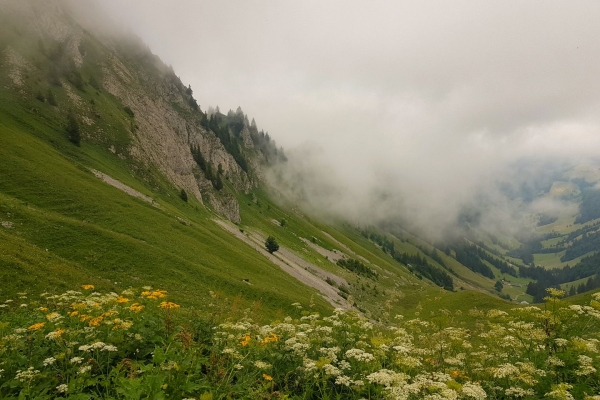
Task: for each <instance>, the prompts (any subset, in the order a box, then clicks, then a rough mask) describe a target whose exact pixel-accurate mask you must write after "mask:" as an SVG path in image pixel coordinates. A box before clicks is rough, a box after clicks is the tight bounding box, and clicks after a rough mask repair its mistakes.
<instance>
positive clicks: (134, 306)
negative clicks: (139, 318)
mask: <svg viewBox="0 0 600 400" xmlns="http://www.w3.org/2000/svg"><path fill="white" fill-rule="evenodd" d="M129 309H130V310H131V311H134V312H136V313H139V312H140V311H142V310H143V309H144V306H143V305H141V304H139V303H134V304H132V305H131V306H129Z"/></svg>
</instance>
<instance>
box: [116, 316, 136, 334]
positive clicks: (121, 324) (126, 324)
mask: <svg viewBox="0 0 600 400" xmlns="http://www.w3.org/2000/svg"><path fill="white" fill-rule="evenodd" d="M113 323H114V325H113V328H112V329H113V331H116V330H117V329H129V328H131V326H132V325H133V322H130V321H123V320H121V319H119V318H117V319H115V320H114V321H113Z"/></svg>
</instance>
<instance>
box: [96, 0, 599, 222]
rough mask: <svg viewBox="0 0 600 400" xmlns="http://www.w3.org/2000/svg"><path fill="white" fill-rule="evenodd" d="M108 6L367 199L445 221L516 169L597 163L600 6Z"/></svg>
mask: <svg viewBox="0 0 600 400" xmlns="http://www.w3.org/2000/svg"><path fill="white" fill-rule="evenodd" d="M102 4H103V6H104V7H105V8H106V9H107V11H108V12H109V13H110V14H111V15H112V16H113V17H114V18H116V19H117V20H119V21H122V22H123V23H126V24H127V25H128V26H130V27H131V29H132V30H133V31H134V32H135V33H137V34H138V35H139V36H141V37H142V38H143V39H144V41H146V42H147V43H148V45H149V46H150V48H151V49H152V51H153V52H154V53H155V54H157V55H159V56H160V57H161V58H162V59H163V60H164V61H165V62H166V63H167V64H171V65H172V66H173V67H174V69H175V71H176V73H177V74H178V75H179V76H180V77H181V79H182V81H183V82H184V83H185V84H191V86H192V88H193V89H194V96H195V97H196V99H197V100H198V103H199V104H200V105H201V107H202V109H204V110H206V109H207V108H208V106H214V105H219V106H220V108H221V110H222V111H224V112H226V111H227V110H229V109H234V110H235V108H237V107H238V106H241V107H242V109H243V110H244V112H245V113H246V114H248V115H249V116H250V117H251V118H252V117H254V118H255V119H256V122H257V124H258V126H259V129H264V130H266V131H268V132H269V133H270V134H271V136H272V137H273V138H275V140H276V141H277V143H278V144H280V145H283V146H284V148H285V149H286V150H288V152H290V153H291V154H292V159H294V157H293V154H294V152H296V154H302V158H303V160H304V161H306V159H307V158H308V159H310V160H313V161H314V162H312V161H311V163H312V165H319V166H320V168H326V169H327V171H328V174H327V175H328V176H332V177H335V183H332V184H335V185H337V186H338V187H339V188H340V190H341V191H344V190H346V192H344V193H345V195H346V196H348V197H353V198H354V200H356V202H357V203H361V201H359V197H360V196H361V193H365V192H369V193H372V192H373V191H374V190H377V189H379V188H381V187H384V186H389V185H395V186H397V187H398V188H399V191H400V192H402V193H403V195H404V197H405V199H406V201H407V203H405V204H404V206H406V207H409V208H410V206H411V204H412V206H414V207H417V206H418V207H419V208H421V209H428V208H429V210H428V211H426V212H425V211H424V213H425V214H427V215H424V218H429V219H431V218H436V219H437V218H440V216H441V215H442V214H448V215H451V214H453V213H454V212H455V211H456V210H457V209H458V208H460V206H461V205H462V204H464V201H465V199H464V198H465V197H469V196H471V195H472V194H473V193H474V191H475V190H476V188H479V187H481V183H482V182H484V181H489V179H490V177H493V176H498V174H502V173H505V172H506V170H507V165H510V164H511V163H513V162H515V161H516V160H518V159H520V158H522V157H536V158H541V159H550V160H553V159H555V160H562V159H571V160H573V159H583V158H586V157H591V156H595V155H599V154H600V131H599V128H600V73H599V72H598V68H599V65H600V23H599V21H600V2H597V1H578V2H567V1H560V2H559V1H546V0H544V1H495V2H491V1H435V2H431V1H427V2H425V1H404V2H402V1H366V0H365V1H349V0H344V1H324V0H318V1H275V0H272V1H250V0H244V1H218V2H217V1H211V2H208V1H198V0H176V1H165V0H102ZM298 149H302V150H298ZM307 149H310V151H308V150H307ZM300 151H303V152H301V153H300ZM321 179H323V177H321ZM367 197H368V196H367ZM367 197H364V198H363V199H362V203H364V204H368V203H369V200H368V199H367Z"/></svg>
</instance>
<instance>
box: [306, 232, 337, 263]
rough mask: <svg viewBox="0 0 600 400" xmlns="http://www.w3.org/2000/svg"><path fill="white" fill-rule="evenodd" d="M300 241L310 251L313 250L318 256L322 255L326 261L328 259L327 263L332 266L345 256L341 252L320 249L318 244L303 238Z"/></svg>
mask: <svg viewBox="0 0 600 400" xmlns="http://www.w3.org/2000/svg"><path fill="white" fill-rule="evenodd" d="M300 240H302V241H303V242H304V243H306V245H308V246H309V247H310V248H311V249H313V250H314V251H316V252H317V253H319V254H320V255H322V256H323V257H325V258H326V259H328V260H329V261H331V262H332V263H334V264H335V263H336V262H338V260H341V259H342V258H344V257H345V256H346V255H345V254H344V253H342V252H341V251H338V250H333V251H332V250H327V249H326V248H324V247H321V246H319V245H318V244H316V243H313V242H311V241H310V240H308V239H305V238H302V237H301V238H300Z"/></svg>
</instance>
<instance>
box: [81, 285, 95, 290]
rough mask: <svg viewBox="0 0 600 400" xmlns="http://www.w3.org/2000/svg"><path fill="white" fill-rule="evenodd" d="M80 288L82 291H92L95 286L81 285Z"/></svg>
mask: <svg viewBox="0 0 600 400" xmlns="http://www.w3.org/2000/svg"><path fill="white" fill-rule="evenodd" d="M81 288H82V289H83V290H94V288H95V286H94V285H81Z"/></svg>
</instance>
